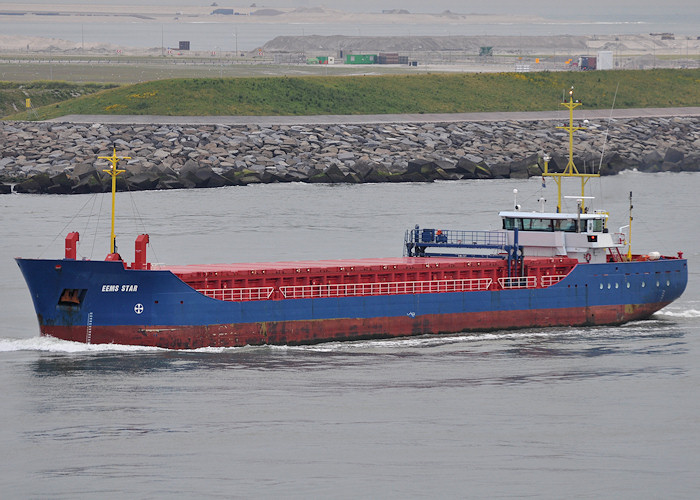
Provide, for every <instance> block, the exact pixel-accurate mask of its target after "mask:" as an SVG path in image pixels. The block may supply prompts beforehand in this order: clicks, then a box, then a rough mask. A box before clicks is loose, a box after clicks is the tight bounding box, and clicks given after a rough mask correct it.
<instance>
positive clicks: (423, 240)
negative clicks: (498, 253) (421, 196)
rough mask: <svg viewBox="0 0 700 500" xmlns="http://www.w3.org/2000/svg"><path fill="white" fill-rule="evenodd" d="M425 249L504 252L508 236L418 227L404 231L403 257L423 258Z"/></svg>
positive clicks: (499, 232) (494, 232) (501, 233)
mask: <svg viewBox="0 0 700 500" xmlns="http://www.w3.org/2000/svg"><path fill="white" fill-rule="evenodd" d="M427 248H444V249H447V248H449V249H457V248H465V249H478V248H481V249H491V250H503V251H506V250H507V249H508V235H507V234H506V233H505V232H504V231H460V230H454V229H421V228H420V227H418V226H416V227H415V228H414V229H408V230H407V231H406V233H405V235H404V256H406V255H407V256H409V257H415V256H423V255H425V250H426V249H427Z"/></svg>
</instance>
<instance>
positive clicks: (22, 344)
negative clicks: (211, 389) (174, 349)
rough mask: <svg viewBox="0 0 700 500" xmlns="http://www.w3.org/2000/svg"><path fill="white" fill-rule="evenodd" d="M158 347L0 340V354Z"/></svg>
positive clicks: (38, 339) (50, 339)
mask: <svg viewBox="0 0 700 500" xmlns="http://www.w3.org/2000/svg"><path fill="white" fill-rule="evenodd" d="M165 350H166V349H161V348H159V347H144V346H132V345H119V344H83V343H82V342H69V341H67V340H59V339H55V338H53V337H31V338H28V339H7V338H3V339H0V352H13V351H38V352H55V353H66V354H76V353H79V354H84V353H91V352H95V353H103V352H138V351H146V352H154V351H165Z"/></svg>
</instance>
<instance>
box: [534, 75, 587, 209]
mask: <svg viewBox="0 0 700 500" xmlns="http://www.w3.org/2000/svg"><path fill="white" fill-rule="evenodd" d="M582 104H583V103H582V102H581V101H579V100H578V99H576V100H574V88H573V87H571V89H570V90H569V100H568V101H564V102H562V103H561V105H562V106H564V107H566V108H567V109H568V110H569V125H568V126H563V127H557V128H561V129H564V130H566V131H567V132H568V133H569V161H568V163H567V164H566V167H565V168H564V171H563V172H561V173H554V172H550V171H549V160H550V158H549V156H545V157H544V173H543V174H542V175H543V176H545V177H554V181H555V182H556V183H557V213H560V212H561V181H562V179H563V178H564V177H579V178H580V179H581V198H582V202H581V210H583V209H584V208H585V207H584V204H583V203H584V201H583V200H584V199H585V194H586V193H585V188H586V183H587V182H588V180H589V179H590V178H591V177H600V174H581V173H579V171H578V168H576V165H575V164H574V132H575V131H577V130H585V127H574V109H575V108H577V107H579V106H581V105H582Z"/></svg>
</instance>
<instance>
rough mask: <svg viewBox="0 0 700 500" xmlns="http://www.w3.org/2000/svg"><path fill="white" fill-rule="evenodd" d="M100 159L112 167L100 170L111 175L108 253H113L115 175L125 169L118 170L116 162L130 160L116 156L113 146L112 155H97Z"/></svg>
mask: <svg viewBox="0 0 700 500" xmlns="http://www.w3.org/2000/svg"><path fill="white" fill-rule="evenodd" d="M98 158H99V159H100V160H107V161H108V162H110V163H111V164H112V168H109V169H106V170H102V171H103V172H107V173H108V174H109V175H110V176H111V177H112V233H111V236H110V240H109V242H110V246H109V253H110V254H113V253H115V251H116V250H115V248H116V243H115V242H116V235H115V234H114V205H115V203H114V201H115V199H116V197H117V176H118V175H119V174H122V173H124V172H126V170H119V169H117V163H119V160H130V159H131V157H130V156H121V157H118V156H117V149H116V148H113V149H112V156H98Z"/></svg>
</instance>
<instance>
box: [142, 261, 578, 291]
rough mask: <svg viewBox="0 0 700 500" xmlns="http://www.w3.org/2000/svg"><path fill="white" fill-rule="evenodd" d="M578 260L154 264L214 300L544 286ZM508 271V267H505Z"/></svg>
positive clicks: (565, 273)
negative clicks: (515, 262) (520, 264)
mask: <svg viewBox="0 0 700 500" xmlns="http://www.w3.org/2000/svg"><path fill="white" fill-rule="evenodd" d="M577 264H578V261H577V260H576V259H570V258H567V257H554V258H552V257H525V258H524V259H523V262H522V268H521V269H516V268H515V265H514V264H513V265H511V268H510V270H509V269H508V263H507V261H506V260H505V259H501V258H489V257H480V258H479V257H465V258H462V257H459V258H458V257H429V258H428V257H396V258H368V259H339V260H314V261H288V262H284V261H283V262H254V263H231V264H196V265H183V266H157V267H154V269H158V270H168V271H170V272H172V273H173V274H175V275H176V276H177V277H178V278H180V279H181V280H182V281H184V282H185V283H187V284H188V285H189V286H190V287H192V288H194V289H195V290H197V291H198V292H200V293H203V294H205V295H207V296H209V297H212V298H215V299H218V300H227V301H243V300H270V299H288V298H318V297H341V296H359V295H391V294H405V293H440V292H468V291H484V290H502V289H506V288H508V289H510V288H545V287H548V286H551V285H553V284H555V283H557V282H558V281H560V280H561V279H563V278H564V277H566V275H567V274H568V273H569V272H571V270H572V269H573V268H574V267H575V266H576V265H577ZM509 271H510V272H509Z"/></svg>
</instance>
